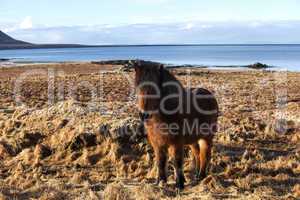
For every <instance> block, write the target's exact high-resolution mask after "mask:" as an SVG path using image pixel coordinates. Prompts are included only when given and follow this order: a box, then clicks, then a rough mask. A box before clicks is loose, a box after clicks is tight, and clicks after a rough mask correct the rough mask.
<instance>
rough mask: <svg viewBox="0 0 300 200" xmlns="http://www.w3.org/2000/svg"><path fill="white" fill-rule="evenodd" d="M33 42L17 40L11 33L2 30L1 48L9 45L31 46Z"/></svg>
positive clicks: (0, 35)
mask: <svg viewBox="0 0 300 200" xmlns="http://www.w3.org/2000/svg"><path fill="white" fill-rule="evenodd" d="M31 45H32V44H30V43H28V42H23V41H21V40H16V39H14V38H12V37H10V36H9V35H7V34H5V33H3V32H2V31H1V30H0V49H2V48H5V47H7V48H9V47H25V46H31Z"/></svg>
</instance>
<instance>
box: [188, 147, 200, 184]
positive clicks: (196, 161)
mask: <svg viewBox="0 0 300 200" xmlns="http://www.w3.org/2000/svg"><path fill="white" fill-rule="evenodd" d="M190 148H191V150H192V154H193V167H194V170H195V175H196V176H195V177H196V179H197V178H198V177H199V175H200V174H199V173H200V157H199V156H200V148H199V144H198V143H195V144H192V145H190Z"/></svg>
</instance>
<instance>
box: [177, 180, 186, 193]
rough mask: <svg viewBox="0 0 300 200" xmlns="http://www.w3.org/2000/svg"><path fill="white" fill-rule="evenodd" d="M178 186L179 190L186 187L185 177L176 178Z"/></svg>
mask: <svg viewBox="0 0 300 200" xmlns="http://www.w3.org/2000/svg"><path fill="white" fill-rule="evenodd" d="M176 188H177V189H179V190H183V189H184V179H179V180H176Z"/></svg>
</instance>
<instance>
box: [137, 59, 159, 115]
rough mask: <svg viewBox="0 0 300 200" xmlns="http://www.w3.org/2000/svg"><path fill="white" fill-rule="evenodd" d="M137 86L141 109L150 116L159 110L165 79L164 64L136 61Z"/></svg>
mask: <svg viewBox="0 0 300 200" xmlns="http://www.w3.org/2000/svg"><path fill="white" fill-rule="evenodd" d="M133 66H134V69H135V86H136V89H137V100H138V107H139V110H140V111H141V112H142V113H143V114H145V115H146V116H150V115H151V114H153V113H156V112H158V110H159V101H160V97H161V88H162V81H163V78H162V76H163V65H162V64H160V63H155V62H148V61H140V60H138V61H134V63H133Z"/></svg>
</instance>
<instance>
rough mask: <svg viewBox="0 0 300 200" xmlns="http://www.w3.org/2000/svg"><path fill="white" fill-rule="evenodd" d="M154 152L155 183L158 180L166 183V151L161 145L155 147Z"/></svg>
mask: <svg viewBox="0 0 300 200" xmlns="http://www.w3.org/2000/svg"><path fill="white" fill-rule="evenodd" d="M154 153H155V159H156V166H157V169H158V176H157V179H156V184H159V183H160V181H162V182H164V183H166V182H167V176H166V163H167V151H166V150H165V149H164V148H162V147H155V148H154Z"/></svg>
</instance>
